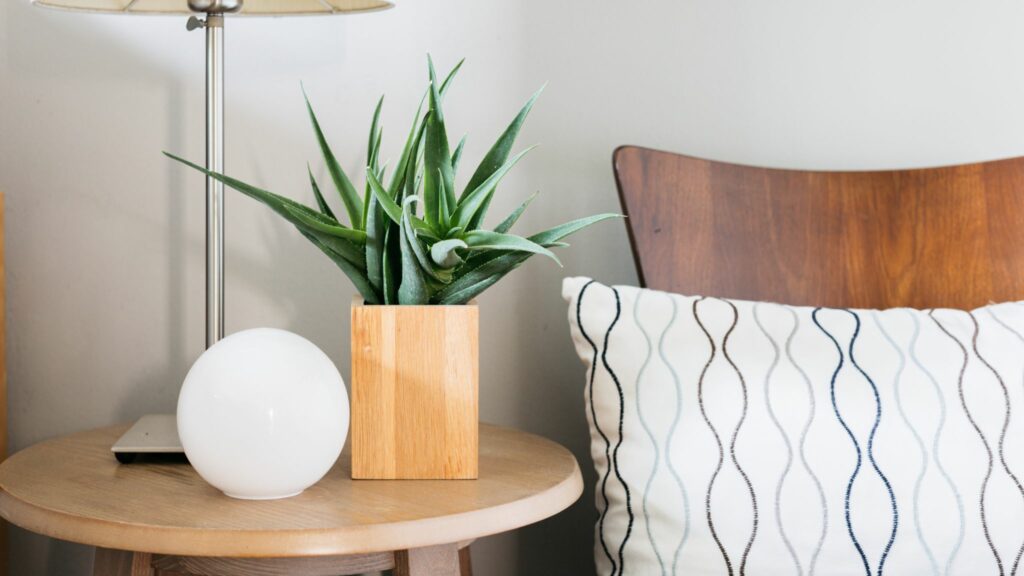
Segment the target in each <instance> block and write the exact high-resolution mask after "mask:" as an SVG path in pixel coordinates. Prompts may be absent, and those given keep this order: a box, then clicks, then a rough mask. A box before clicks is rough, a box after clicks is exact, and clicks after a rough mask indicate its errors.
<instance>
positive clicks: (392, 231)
mask: <svg viewBox="0 0 1024 576" xmlns="http://www.w3.org/2000/svg"><path fill="white" fill-rule="evenodd" d="M400 236H401V230H400V229H399V227H398V226H388V227H387V229H386V230H385V231H384V253H383V254H382V255H381V268H382V271H381V272H382V276H383V281H382V286H381V292H383V294H382V296H383V297H384V303H385V304H387V305H394V304H398V281H399V278H397V276H398V274H396V268H398V267H399V266H401V264H402V253H401V246H400V242H399V237H400Z"/></svg>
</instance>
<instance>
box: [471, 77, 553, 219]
mask: <svg viewBox="0 0 1024 576" xmlns="http://www.w3.org/2000/svg"><path fill="white" fill-rule="evenodd" d="M545 87H546V85H545V86H541V88H540V90H537V92H535V93H534V94H533V96H530V99H529V100H527V101H526V104H525V105H524V106H523V107H522V109H520V110H519V113H518V114H516V117H515V118H513V119H512V122H511V123H510V124H509V125H508V127H507V128H505V131H504V132H502V134H501V136H499V137H498V140H497V141H496V142H495V143H494V145H493V146H491V149H490V150H488V152H487V155H486V156H484V159H483V160H481V161H480V164H479V165H478V166H477V168H476V170H475V171H474V172H473V176H472V177H470V179H469V182H468V183H467V184H466V188H465V189H464V190H463V191H462V197H463V198H464V197H465V196H466V195H467V194H470V193H471V192H472V191H473V190H476V189H477V188H478V187H479V186H480V184H482V183H484V182H485V181H486V180H487V179H488V178H490V177H491V175H492V174H494V172H495V171H496V170H498V169H499V168H501V166H502V165H504V164H505V162H506V161H508V157H509V155H510V154H511V153H512V147H513V145H515V141H516V137H518V136H519V131H520V129H521V128H522V127H523V123H524V122H526V117H527V116H528V115H529V114H530V111H531V110H532V109H533V105H534V103H536V102H537V98H539V97H540V95H541V93H542V92H543V91H544V88H545ZM493 197H494V195H493V193H492V194H489V195H488V196H487V197H486V198H484V201H483V205H482V206H481V207H480V210H479V211H478V212H477V215H476V216H474V218H473V219H472V221H471V222H470V223H469V228H470V229H471V230H473V229H476V228H480V227H481V226H482V224H483V220H484V216H485V215H486V214H487V209H488V208H489V207H490V204H491V198H493ZM459 200H460V201H461V200H462V198H459Z"/></svg>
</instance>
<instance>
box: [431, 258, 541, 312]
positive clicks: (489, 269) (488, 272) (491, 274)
mask: <svg viewBox="0 0 1024 576" xmlns="http://www.w3.org/2000/svg"><path fill="white" fill-rule="evenodd" d="M497 254H500V255H499V256H497V257H495V258H493V259H491V260H489V261H487V262H485V263H484V264H482V265H480V266H478V267H477V268H475V269H473V270H470V271H468V272H465V273H462V274H461V275H460V276H459V277H458V278H456V279H455V280H454V281H452V283H451V284H449V285H448V286H445V287H444V288H443V289H441V290H439V291H438V292H437V293H436V294H435V295H434V299H433V302H434V303H435V304H443V305H457V304H465V303H466V302H469V301H470V300H472V299H473V298H475V297H476V296H477V295H479V294H480V293H481V292H483V291H484V290H486V289H488V288H490V287H491V286H493V285H494V283H495V282H497V281H498V280H500V279H501V278H502V277H504V276H505V275H506V274H508V273H509V272H511V271H512V270H515V269H516V268H517V267H519V265H520V264H522V263H523V262H526V261H527V260H528V259H529V258H530V257H531V256H533V253H531V252H497Z"/></svg>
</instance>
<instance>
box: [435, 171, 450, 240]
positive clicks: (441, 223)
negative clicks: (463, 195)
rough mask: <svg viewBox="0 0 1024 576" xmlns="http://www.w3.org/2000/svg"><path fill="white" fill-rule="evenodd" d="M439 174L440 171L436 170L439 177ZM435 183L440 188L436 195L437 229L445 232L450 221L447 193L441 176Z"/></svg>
mask: <svg viewBox="0 0 1024 576" xmlns="http://www.w3.org/2000/svg"><path fill="white" fill-rule="evenodd" d="M440 172H441V171H440V170H438V175H439V176H440ZM437 182H438V185H439V186H440V187H441V189H440V190H439V191H438V194H437V224H438V226H437V227H438V229H440V230H447V229H448V225H449V222H450V221H451V212H449V209H448V192H447V189H446V188H445V185H444V177H443V176H440V177H439V178H438V181H437Z"/></svg>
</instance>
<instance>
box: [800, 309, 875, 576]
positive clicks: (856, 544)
mask: <svg viewBox="0 0 1024 576" xmlns="http://www.w3.org/2000/svg"><path fill="white" fill-rule="evenodd" d="M819 312H821V308H815V309H814V311H813V312H811V320H813V321H814V324H815V325H816V326H817V327H818V329H819V330H821V331H822V333H824V334H825V336H827V337H828V339H829V340H831V341H832V344H833V345H835V347H836V353H837V354H839V362H838V363H837V364H836V369H835V372H833V373H832V381H831V384H830V386H829V388H830V391H831V396H832V410H833V412H835V415H836V419H837V420H839V424H840V425H841V426H842V427H843V429H844V430H846V435H847V436H849V437H850V442H851V443H852V444H853V448H854V450H856V451H857V464H856V466H854V468H853V473H852V474H851V475H850V480H849V482H848V483H847V484H846V494H845V496H844V500H843V506H844V508H845V516H846V531H847V532H848V533H849V534H850V540H851V541H852V542H853V547H854V548H856V550H857V554H858V555H860V560H861V562H862V563H863V564H864V573H865V574H866V575H867V576H871V566H870V565H868V557H867V556H866V555H865V554H864V548H863V547H861V545H860V541H859V540H857V535H856V534H854V532H853V522H851V521H850V493H851V492H852V491H853V483H854V481H855V480H856V479H857V474H859V473H860V466H861V461H862V456H861V451H860V443H858V442H857V437H856V436H855V435H854V434H853V430H850V426H849V425H847V424H846V420H844V419H843V415H842V414H841V413H840V412H839V405H838V404H837V403H836V378H838V377H839V372H840V370H842V369H843V361H844V355H843V348H842V346H840V345H839V342H838V341H837V340H836V339H835V337H834V336H832V333H830V332H829V331H828V330H826V329H825V327H824V326H822V325H821V322H820V321H819V320H818V313H819Z"/></svg>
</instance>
